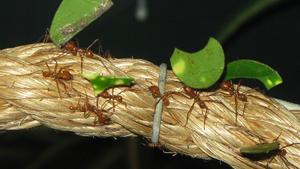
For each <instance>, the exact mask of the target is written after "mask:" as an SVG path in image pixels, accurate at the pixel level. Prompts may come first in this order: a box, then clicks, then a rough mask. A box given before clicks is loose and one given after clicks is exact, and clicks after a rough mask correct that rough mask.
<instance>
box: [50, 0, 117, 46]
mask: <svg viewBox="0 0 300 169" xmlns="http://www.w3.org/2000/svg"><path fill="white" fill-rule="evenodd" d="M112 5H113V2H112V1H111V0H63V1H62V3H61V4H60V6H59V8H58V9H57V11H56V13H55V16H54V18H53V20H52V24H51V27H50V38H51V40H52V41H53V43H55V44H56V45H58V46H61V45H62V44H64V43H66V42H67V41H69V40H70V39H71V38H72V37H74V36H75V35H76V34H77V33H78V32H80V31H81V30H82V29H83V28H85V27H86V26H87V25H89V24H90V23H91V22H92V21H94V20H95V19H97V18H98V17H100V16H101V15H102V14H103V13H104V12H105V11H107V10H108V9H109V8H110V7H111V6H112Z"/></svg>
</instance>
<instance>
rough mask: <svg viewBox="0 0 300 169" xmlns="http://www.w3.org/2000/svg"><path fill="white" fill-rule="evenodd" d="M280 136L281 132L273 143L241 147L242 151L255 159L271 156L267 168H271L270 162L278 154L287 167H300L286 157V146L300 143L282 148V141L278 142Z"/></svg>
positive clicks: (242, 153)
mask: <svg viewBox="0 0 300 169" xmlns="http://www.w3.org/2000/svg"><path fill="white" fill-rule="evenodd" d="M280 136H281V133H280V134H279V135H278V136H277V137H276V138H275V139H274V140H273V142H272V143H261V144H257V145H254V146H250V147H244V148H241V149H240V153H241V155H242V156H244V157H246V158H249V159H251V160H254V161H259V160H264V159H268V158H270V160H269V161H268V162H267V165H266V168H269V164H271V162H272V161H273V160H274V158H275V157H276V156H279V158H280V159H281V160H282V161H283V162H284V164H285V165H286V167H287V168H290V167H289V166H292V167H293V168H298V167H297V166H295V165H293V164H292V163H291V162H289V161H288V160H287V159H286V157H285V155H286V154H287V151H286V150H285V148H287V147H291V146H294V145H300V143H291V144H287V145H285V146H282V147H281V148H280V143H279V142H278V139H279V137H280Z"/></svg>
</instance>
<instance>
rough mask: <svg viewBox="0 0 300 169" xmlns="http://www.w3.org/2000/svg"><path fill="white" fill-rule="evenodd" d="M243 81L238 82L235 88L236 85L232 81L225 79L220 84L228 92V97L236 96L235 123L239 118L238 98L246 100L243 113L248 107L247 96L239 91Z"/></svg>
mask: <svg viewBox="0 0 300 169" xmlns="http://www.w3.org/2000/svg"><path fill="white" fill-rule="evenodd" d="M240 86H241V83H240V82H239V83H238V86H237V88H236V89H235V88H234V85H233V83H232V82H231V81H223V82H222V83H221V85H220V88H221V89H222V90H223V91H226V92H228V97H231V96H234V103H235V124H237V118H238V110H237V109H238V100H240V101H242V102H244V103H245V104H244V108H243V109H244V110H243V113H244V112H245V107H246V103H247V102H248V99H247V96H246V95H245V94H243V93H240V92H239V89H240Z"/></svg>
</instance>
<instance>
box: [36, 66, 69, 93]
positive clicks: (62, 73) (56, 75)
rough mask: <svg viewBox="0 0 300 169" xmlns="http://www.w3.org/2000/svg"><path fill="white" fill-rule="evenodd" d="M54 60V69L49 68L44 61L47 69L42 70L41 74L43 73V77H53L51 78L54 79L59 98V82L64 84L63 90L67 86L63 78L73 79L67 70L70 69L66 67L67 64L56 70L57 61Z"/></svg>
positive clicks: (66, 79)
mask: <svg viewBox="0 0 300 169" xmlns="http://www.w3.org/2000/svg"><path fill="white" fill-rule="evenodd" d="M54 61H55V67H54V71H51V70H50V67H49V65H48V64H47V62H46V66H47V68H48V71H43V73H42V74H43V77H45V78H47V77H50V78H53V80H54V81H55V83H56V86H57V90H58V94H59V97H60V98H61V93H60V88H59V83H60V84H62V85H63V86H64V89H65V91H67V86H66V84H65V83H64V82H63V80H65V81H70V80H73V75H72V74H71V73H70V71H69V70H72V69H68V67H69V66H64V67H61V68H60V69H59V70H58V72H57V61H56V60H54Z"/></svg>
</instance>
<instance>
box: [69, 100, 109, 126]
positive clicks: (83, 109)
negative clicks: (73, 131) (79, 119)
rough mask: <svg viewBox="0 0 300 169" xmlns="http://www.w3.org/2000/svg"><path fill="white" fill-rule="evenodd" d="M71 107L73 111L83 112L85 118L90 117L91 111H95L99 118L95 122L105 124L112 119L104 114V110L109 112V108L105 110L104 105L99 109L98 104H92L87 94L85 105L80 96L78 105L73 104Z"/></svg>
mask: <svg viewBox="0 0 300 169" xmlns="http://www.w3.org/2000/svg"><path fill="white" fill-rule="evenodd" d="M69 109H70V110H72V111H80V112H83V113H84V114H83V117H84V118H88V117H90V114H91V113H94V114H95V115H96V116H97V118H95V122H94V123H95V124H96V123H97V122H99V124H100V125H104V124H108V123H109V121H110V119H109V118H108V117H107V116H105V115H104V114H103V113H104V112H105V113H107V112H108V110H105V109H103V108H102V107H101V108H100V109H99V108H97V107H96V106H94V105H92V104H90V103H89V100H88V96H87V95H86V99H85V102H84V104H83V105H81V104H80V98H79V100H78V103H77V105H75V106H74V105H71V106H69Z"/></svg>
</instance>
